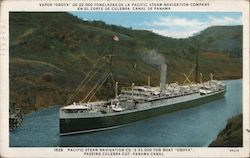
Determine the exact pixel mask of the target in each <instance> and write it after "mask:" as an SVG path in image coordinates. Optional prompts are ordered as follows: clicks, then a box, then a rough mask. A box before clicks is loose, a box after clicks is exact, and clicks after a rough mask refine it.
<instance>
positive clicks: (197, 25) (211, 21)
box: [71, 12, 242, 38]
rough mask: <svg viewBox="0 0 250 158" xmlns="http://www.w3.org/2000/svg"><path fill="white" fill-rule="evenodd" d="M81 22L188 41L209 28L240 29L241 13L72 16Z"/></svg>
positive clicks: (114, 13) (118, 13)
mask: <svg viewBox="0 0 250 158" xmlns="http://www.w3.org/2000/svg"><path fill="white" fill-rule="evenodd" d="M71 14H73V15H76V16H78V17H79V18H81V19H84V20H89V21H93V20H101V21H104V22H105V23H107V24H114V25H120V26H124V27H132V28H133V29H143V30H150V31H153V32H154V33H157V34H160V35H163V36H167V37H173V38H187V37H189V36H192V35H193V34H194V33H197V32H200V31H202V30H204V29H206V28H207V27H210V26H218V25H219V26H233V25H242V14H241V13H240V12H71Z"/></svg>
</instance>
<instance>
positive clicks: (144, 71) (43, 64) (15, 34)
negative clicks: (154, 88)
mask: <svg viewBox="0 0 250 158" xmlns="http://www.w3.org/2000/svg"><path fill="white" fill-rule="evenodd" d="M215 30H216V31H215ZM113 35H116V36H118V37H119V41H118V42H116V41H113V42H114V43H113V47H112V37H113ZM197 41H199V45H200V52H199V54H200V72H202V73H203V76H204V78H205V79H208V78H209V73H210V72H212V73H213V74H214V77H215V78H216V79H236V78H241V77H242V52H241V51H240V50H241V49H242V26H230V27H229V26H227V27H223V26H216V27H210V28H208V29H206V30H204V31H202V32H201V33H200V34H199V35H197V36H194V37H191V38H188V39H173V38H169V37H163V36H160V35H157V34H154V33H152V32H150V31H145V30H133V29H131V28H124V27H121V26H114V25H107V24H105V23H104V22H102V21H92V22H89V21H83V20H81V19H78V18H77V17H75V16H73V15H71V14H69V13H60V12H56V13H25V12H12V13H10V60H9V62H10V69H9V70H10V76H9V77H10V99H11V100H12V101H13V100H14V101H16V102H17V105H19V106H20V107H21V110H22V112H23V113H29V112H31V111H34V110H37V109H40V108H42V107H47V106H52V105H61V104H64V103H65V101H66V99H67V98H68V97H69V95H70V94H72V93H73V92H74V91H75V89H76V87H77V86H78V85H79V83H80V82H81V80H82V79H83V78H84V77H85V76H86V74H87V73H88V71H89V70H90V69H91V67H92V66H93V65H94V63H95V62H96V60H97V58H98V57H99V56H100V55H101V54H102V53H106V54H110V53H111V52H112V50H113V54H114V57H113V62H112V63H113V68H112V69H113V74H114V78H115V80H116V81H119V85H120V86H130V85H131V83H132V82H134V83H136V84H147V77H148V76H151V83H152V84H153V85H158V83H159V64H160V63H167V64H168V76H167V81H168V82H173V81H178V82H180V83H182V82H183V81H184V80H185V77H184V75H183V73H186V74H188V73H189V72H190V71H191V70H192V69H193V67H194V64H195V55H196V47H197ZM108 68H109V67H108V65H107V66H104V67H103V68H102V69H100V70H99V71H98V73H97V77H96V78H93V79H92V80H91V82H90V83H88V84H87V86H86V89H85V90H83V91H81V92H80V93H79V95H78V96H76V97H75V98H73V100H75V101H78V100H79V99H80V98H82V96H83V95H84V94H86V91H89V90H90V88H91V87H93V86H94V84H95V83H96V82H97V80H98V79H99V78H100V77H101V76H102V75H103V73H104V72H105V71H107V69H108ZM193 78H194V75H191V76H190V79H191V80H193ZM108 93H111V92H108ZM104 94H107V93H106V92H105V91H104V89H100V91H99V92H98V93H97V94H96V96H95V97H94V98H93V99H94V100H96V99H101V98H102V97H103V96H104Z"/></svg>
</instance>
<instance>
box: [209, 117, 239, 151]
mask: <svg viewBox="0 0 250 158" xmlns="http://www.w3.org/2000/svg"><path fill="white" fill-rule="evenodd" d="M209 146H211V147H242V146H243V131H242V114H240V115H237V116H235V117H233V118H231V119H230V120H228V123H227V125H226V127H225V128H224V129H223V130H222V131H221V132H220V133H219V135H218V136H217V138H216V139H215V140H214V141H213V142H212V143H211V144H210V145H209Z"/></svg>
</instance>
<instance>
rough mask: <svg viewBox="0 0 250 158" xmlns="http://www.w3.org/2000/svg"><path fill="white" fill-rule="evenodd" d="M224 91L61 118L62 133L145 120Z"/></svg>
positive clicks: (189, 106) (211, 99)
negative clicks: (97, 114)
mask: <svg viewBox="0 0 250 158" xmlns="http://www.w3.org/2000/svg"><path fill="white" fill-rule="evenodd" d="M224 93H225V91H221V92H219V93H215V94H213V95H208V96H203V97H201V98H198V99H194V100H189V101H186V102H181V103H176V104H171V105H167V106H160V107H154V108H150V109H145V110H138V111H134V112H129V113H124V114H117V115H111V116H102V117H89V118H60V135H69V134H77V133H86V132H94V131H101V130H107V129H112V128H117V127H120V126H124V125H127V124H130V123H132V122H135V121H139V120H144V119H148V118H151V117H154V116H158V115H162V114H167V113H171V112H174V111H179V110H182V109H187V108H191V107H194V106H198V105H202V104H204V103H207V102H211V101H213V100H217V99H219V98H222V97H224Z"/></svg>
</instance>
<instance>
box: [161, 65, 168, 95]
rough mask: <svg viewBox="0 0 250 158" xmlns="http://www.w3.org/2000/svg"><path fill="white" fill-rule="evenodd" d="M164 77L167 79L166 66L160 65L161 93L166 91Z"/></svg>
mask: <svg viewBox="0 0 250 158" xmlns="http://www.w3.org/2000/svg"><path fill="white" fill-rule="evenodd" d="M166 77H167V64H161V80H160V90H161V93H163V92H165V89H166Z"/></svg>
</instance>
